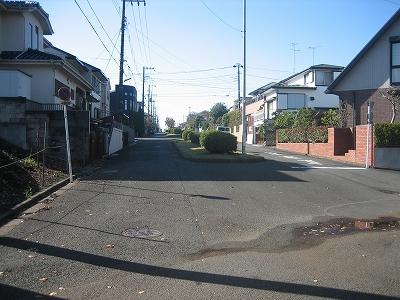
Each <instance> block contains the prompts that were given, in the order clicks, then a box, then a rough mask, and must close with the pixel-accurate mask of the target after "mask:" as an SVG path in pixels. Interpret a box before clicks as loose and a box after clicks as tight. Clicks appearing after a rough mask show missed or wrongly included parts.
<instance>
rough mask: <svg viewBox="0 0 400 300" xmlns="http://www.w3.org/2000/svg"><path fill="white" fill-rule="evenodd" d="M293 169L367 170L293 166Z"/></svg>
mask: <svg viewBox="0 0 400 300" xmlns="http://www.w3.org/2000/svg"><path fill="white" fill-rule="evenodd" d="M291 168H292V169H332V170H365V168H359V167H315V166H309V167H307V166H304V167H297V166H291Z"/></svg>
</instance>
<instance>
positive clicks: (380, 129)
mask: <svg viewBox="0 0 400 300" xmlns="http://www.w3.org/2000/svg"><path fill="white" fill-rule="evenodd" d="M375 144H376V146H377V147H400V123H399V122H397V123H378V124H375Z"/></svg>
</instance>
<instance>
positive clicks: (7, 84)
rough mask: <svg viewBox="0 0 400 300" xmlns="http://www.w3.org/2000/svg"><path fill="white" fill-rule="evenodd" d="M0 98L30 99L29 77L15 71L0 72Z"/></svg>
mask: <svg viewBox="0 0 400 300" xmlns="http://www.w3.org/2000/svg"><path fill="white" fill-rule="evenodd" d="M0 97H25V98H27V99H31V77H29V76H28V75H26V74H24V73H22V72H20V71H17V70H0Z"/></svg>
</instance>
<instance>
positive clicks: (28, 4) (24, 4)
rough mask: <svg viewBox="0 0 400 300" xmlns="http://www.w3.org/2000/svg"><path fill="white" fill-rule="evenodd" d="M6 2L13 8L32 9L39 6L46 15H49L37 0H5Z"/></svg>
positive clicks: (8, 6)
mask: <svg viewBox="0 0 400 300" xmlns="http://www.w3.org/2000/svg"><path fill="white" fill-rule="evenodd" d="M4 4H5V5H6V6H7V8H12V9H30V8H38V9H40V10H41V11H42V12H43V13H44V14H45V15H46V16H49V15H48V14H47V13H46V12H45V11H44V10H43V8H42V7H41V6H40V4H39V2H37V1H4Z"/></svg>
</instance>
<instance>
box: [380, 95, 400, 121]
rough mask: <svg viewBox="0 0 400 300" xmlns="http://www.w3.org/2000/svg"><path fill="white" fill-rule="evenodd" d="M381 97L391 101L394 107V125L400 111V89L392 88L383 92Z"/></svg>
mask: <svg viewBox="0 0 400 300" xmlns="http://www.w3.org/2000/svg"><path fill="white" fill-rule="evenodd" d="M380 94H381V96H382V97H383V98H384V99H386V100H387V101H389V103H390V105H391V106H392V119H391V120H390V123H394V121H395V120H396V116H397V112H398V111H399V109H400V89H398V88H390V89H388V90H387V91H386V92H381V91H380Z"/></svg>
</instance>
